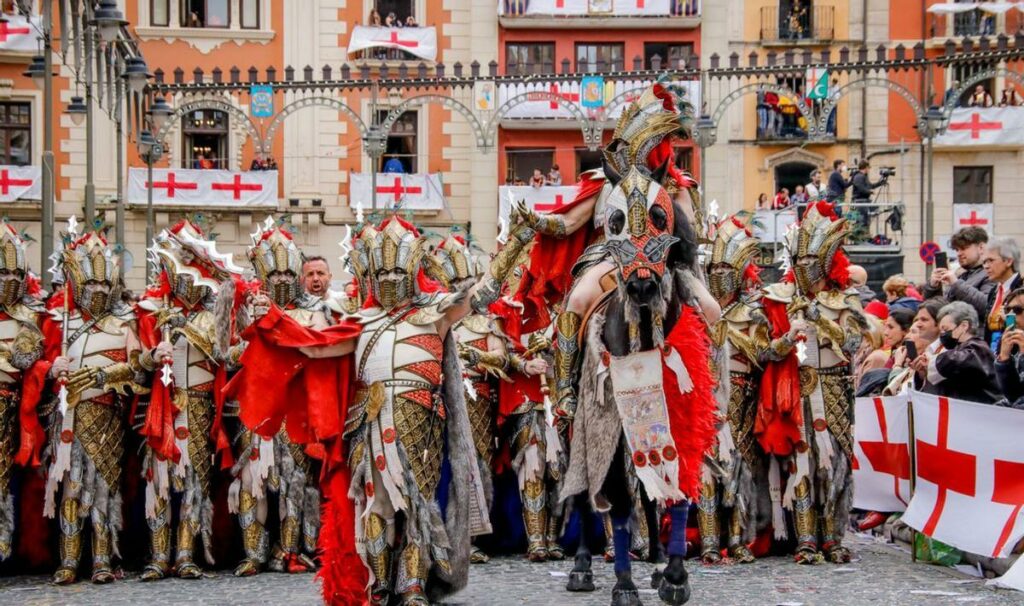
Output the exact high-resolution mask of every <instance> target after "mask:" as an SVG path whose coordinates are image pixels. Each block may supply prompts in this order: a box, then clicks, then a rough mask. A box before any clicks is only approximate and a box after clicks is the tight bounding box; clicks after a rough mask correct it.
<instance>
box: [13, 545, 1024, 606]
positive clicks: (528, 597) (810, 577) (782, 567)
mask: <svg viewBox="0 0 1024 606" xmlns="http://www.w3.org/2000/svg"><path fill="white" fill-rule="evenodd" d="M849 544H850V546H851V547H852V548H853V549H854V553H855V558H859V560H858V561H856V562H854V563H852V564H849V565H846V566H833V565H822V566H820V567H814V568H807V567H799V566H795V565H793V564H791V563H790V562H789V561H788V560H785V559H782V558H773V559H770V560H763V561H760V562H758V563H755V564H753V565H750V566H723V567H714V568H707V567H703V566H701V565H699V564H697V563H696V562H691V563H690V570H691V571H692V576H691V579H692V581H691V582H692V585H693V599H692V600H691V602H690V603H691V604H699V605H702V606H703V605H712V604H713V605H715V606H732V605H736V606H739V605H743V606H762V605H763V606H781V605H786V606H797V605H801V606H819V605H820V606H825V605H827V606H866V605H869V604H871V605H874V604H878V605H884V606H946V605H950V606H952V605H957V604H979V605H982V606H1009V605H1020V604H1024V594H1020V593H1017V592H1010V591H1006V590H993V589H989V588H987V587H985V585H984V582H983V581H980V580H977V579H971V578H969V577H965V576H962V575H960V574H959V573H957V572H955V571H953V570H950V569H944V568H938V567H935V566H928V565H923V564H917V565H915V564H912V563H911V562H910V556H909V554H908V553H906V552H903V551H899V550H897V549H896V548H894V547H893V546H891V545H884V544H880V543H874V542H870V541H869V540H866V539H861V538H859V537H850V540H849ZM569 568H570V566H569V565H568V564H567V563H551V564H529V563H527V562H525V561H524V560H520V559H511V558H501V559H496V560H493V561H492V562H491V563H490V564H486V565H483V566H476V567H474V568H473V571H472V579H471V581H470V587H469V588H468V589H467V590H466V591H464V592H463V593H462V594H460V595H458V596H457V597H456V598H455V599H453V600H451V601H450V602H449V604H450V605H451V606H463V605H465V606H469V605H474V606H475V605H494V606H513V605H518V604H540V605H545V606H592V605H593V606H605V605H606V604H608V603H609V596H610V593H609V592H610V589H611V586H612V584H613V582H612V578H613V575H612V567H611V565H610V564H605V563H604V562H603V561H600V562H598V563H596V564H595V572H596V575H597V577H598V591H597V592H596V593H593V594H589V595H588V594H569V593H566V592H565V591H564V585H565V580H566V579H565V572H567V571H568V570H569ZM650 572H651V567H650V566H649V565H646V564H640V565H638V566H637V578H638V579H641V580H643V582H641V583H640V585H641V588H642V589H643V591H644V600H645V603H646V604H647V605H648V606H656V605H657V604H659V603H660V602H659V601H658V599H657V596H656V595H655V592H654V590H652V589H647V587H649V582H648V579H649V578H650ZM147 603H150V604H204V605H207V604H208V605H216V606H221V605H234V604H247V605H252V604H260V605H261V606H270V605H273V604H289V605H294V606H305V605H310V606H312V605H315V604H318V603H319V600H318V599H317V593H316V588H315V587H314V585H313V582H312V577H311V576H309V575H302V576H285V575H279V574H264V575H260V576H259V577H256V578H253V579H236V578H234V577H232V576H231V575H230V574H224V573H221V574H218V575H216V576H215V577H212V578H209V579H206V580H202V581H180V580H168V581H164V582H161V583H158V584H155V585H146V584H142V583H138V582H135V581H134V580H133V579H128V580H125V581H121V582H118V583H115V584H114V585H112V586H108V587H95V586H92V585H90V584H88V583H82V584H78V585H75V586H73V587H65V588H58V587H53V586H50V585H49V584H47V582H46V579H45V578H43V577H22V578H16V579H0V604H4V605H6V604H18V605H22V606H50V605H58V604H59V605H67V606H78V605H95V604H99V605H102V606H126V605H129V604H130V605H133V606H134V605H142V604H147Z"/></svg>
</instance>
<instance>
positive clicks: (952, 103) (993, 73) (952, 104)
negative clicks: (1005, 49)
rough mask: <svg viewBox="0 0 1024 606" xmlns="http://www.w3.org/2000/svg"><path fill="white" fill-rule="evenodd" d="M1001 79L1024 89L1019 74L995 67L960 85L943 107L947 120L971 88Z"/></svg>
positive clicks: (1022, 77)
mask: <svg viewBox="0 0 1024 606" xmlns="http://www.w3.org/2000/svg"><path fill="white" fill-rule="evenodd" d="M999 77H1002V78H1006V79H1008V80H1013V81H1014V82H1016V83H1017V85H1019V86H1021V87H1024V76H1021V75H1020V74H1018V73H1017V72H1014V71H1010V70H1008V69H1006V68H1005V67H995V68H992V69H987V70H985V71H983V72H979V73H977V74H974V75H973V76H972V77H971V79H970V80H968V81H966V82H964V83H962V84H961V85H960V88H958V89H956V92H955V94H954V95H953V96H951V97H950V98H949V100H947V101H946V102H945V104H944V105H943V106H942V111H943V113H945V114H946V117H947V118H948V117H949V116H950V115H952V113H953V110H954V109H956V106H957V101H958V100H959V99H960V97H962V96H963V94H964V93H966V92H967V91H969V90H971V87H972V86H974V85H975V84H978V83H980V82H984V81H985V80H988V79H990V78H999ZM993 97H995V95H993Z"/></svg>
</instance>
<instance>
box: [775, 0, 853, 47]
mask: <svg viewBox="0 0 1024 606" xmlns="http://www.w3.org/2000/svg"><path fill="white" fill-rule="evenodd" d="M835 12H836V11H835V8H834V7H832V6H815V7H813V8H810V9H808V8H802V9H800V10H792V9H786V10H781V11H780V10H779V7H777V6H766V7H763V8H762V9H761V42H762V43H765V44H783V45H788V44H820V43H823V42H831V41H832V40H834V39H835V37H836V28H835Z"/></svg>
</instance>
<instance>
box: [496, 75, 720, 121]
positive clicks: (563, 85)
mask: <svg viewBox="0 0 1024 606" xmlns="http://www.w3.org/2000/svg"><path fill="white" fill-rule="evenodd" d="M651 84H653V82H652V81H650V80H615V81H611V80H607V81H605V82H604V89H603V91H598V93H599V94H601V93H603V103H601V102H598V103H599V104H600V105H599V106H598V107H596V108H592V107H584V106H583V97H584V96H586V98H587V102H588V104H594V103H595V100H594V99H591V98H590V97H591V95H592V92H593V91H590V90H588V91H586V92H584V91H583V90H581V80H565V81H559V82H530V83H519V84H499V85H498V107H502V106H503V105H504V104H505V103H507V102H509V101H512V105H511V106H510V107H508V108H507V109H506V110H505V112H504V114H503V116H502V117H503V118H511V119H537V118H545V119H548V118H562V119H568V118H574V117H576V113H575V112H574V111H573V109H572V108H575V109H576V110H578V111H579V112H581V113H582V115H584V116H585V117H588V118H595V117H598V116H599V115H603V116H604V117H605V119H606V120H616V119H618V117H619V116H621V115H622V111H623V110H624V109H625V108H627V107H629V104H630V103H632V102H633V101H635V100H636V99H638V98H639V97H640V95H641V94H643V92H644V91H645V90H647V88H648V87H650V86H651ZM672 85H673V86H675V87H678V88H680V89H682V90H683V96H684V98H685V99H686V100H687V101H688V102H689V103H690V104H691V105H693V106H694V107H698V106H699V105H700V82H698V81H690V80H687V81H677V82H673V83H672Z"/></svg>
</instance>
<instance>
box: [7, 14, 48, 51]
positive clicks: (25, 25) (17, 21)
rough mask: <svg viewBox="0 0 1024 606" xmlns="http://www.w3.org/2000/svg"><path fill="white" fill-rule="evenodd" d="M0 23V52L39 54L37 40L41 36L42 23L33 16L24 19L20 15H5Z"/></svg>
mask: <svg viewBox="0 0 1024 606" xmlns="http://www.w3.org/2000/svg"><path fill="white" fill-rule="evenodd" d="M4 17H5V19H6V20H5V21H0V50H6V51H20V52H27V53H37V52H39V38H40V37H41V36H42V33H41V32H42V31H43V28H42V21H41V20H40V19H39V17H38V16H35V15H33V16H32V17H31V18H30V19H26V18H25V17H24V16H22V15H11V14H5V15H4Z"/></svg>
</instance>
